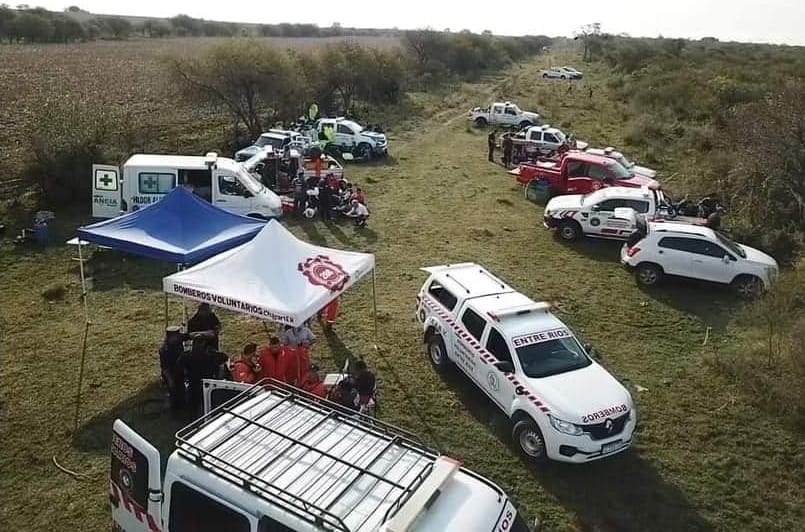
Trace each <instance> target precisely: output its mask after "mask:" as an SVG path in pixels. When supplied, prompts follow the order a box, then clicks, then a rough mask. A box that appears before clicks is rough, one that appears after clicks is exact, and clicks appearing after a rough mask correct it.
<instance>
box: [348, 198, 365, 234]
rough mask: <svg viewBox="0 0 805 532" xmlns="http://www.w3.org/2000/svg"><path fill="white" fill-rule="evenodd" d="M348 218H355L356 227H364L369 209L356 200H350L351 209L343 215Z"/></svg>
mask: <svg viewBox="0 0 805 532" xmlns="http://www.w3.org/2000/svg"><path fill="white" fill-rule="evenodd" d="M345 214H346V215H347V216H349V217H350V218H355V225H356V226H357V227H366V220H367V219H368V218H369V209H367V208H366V205H364V204H363V203H361V202H359V201H358V200H356V199H353V200H352V208H351V209H350V210H349V211H347V212H346V213H345Z"/></svg>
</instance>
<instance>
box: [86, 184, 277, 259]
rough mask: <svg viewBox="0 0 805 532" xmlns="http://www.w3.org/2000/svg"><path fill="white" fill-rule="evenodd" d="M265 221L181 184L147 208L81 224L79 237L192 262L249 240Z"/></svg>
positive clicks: (144, 254)
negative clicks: (227, 208) (222, 206)
mask: <svg viewBox="0 0 805 532" xmlns="http://www.w3.org/2000/svg"><path fill="white" fill-rule="evenodd" d="M264 225H265V221H264V220H257V219H254V218H247V217H245V216H240V215H238V214H234V213H231V212H229V211H225V210H223V209H219V208H218V207H215V206H214V205H212V204H210V203H208V202H206V201H204V200H202V199H201V198H199V197H198V196H196V195H195V194H193V193H192V192H190V191H189V190H186V189H184V188H183V187H177V188H175V189H173V191H172V192H171V193H170V194H168V195H167V196H165V197H164V198H163V199H162V200H161V201H158V202H156V203H153V204H151V205H149V206H147V207H145V208H143V209H140V210H138V211H134V212H132V213H129V214H125V215H123V216H119V217H117V218H112V219H109V220H104V221H102V222H98V223H95V224H92V225H87V226H84V227H80V228H79V229H78V238H79V239H80V240H84V241H87V242H93V243H95V244H98V245H101V246H106V247H109V248H113V249H119V250H121V251H127V252H129V253H133V254H135V255H141V256H143V257H149V258H152V259H156V260H162V261H166V262H172V263H174V264H193V263H196V262H201V261H202V260H204V259H208V258H210V257H212V256H213V255H217V254H218V253H220V252H222V251H226V250H227V249H230V248H233V247H235V246H239V245H240V244H243V243H245V242H248V241H249V240H251V239H252V238H253V237H254V235H256V234H257V233H258V232H259V231H260V229H262V228H263V226H264ZM79 250H80V246H79Z"/></svg>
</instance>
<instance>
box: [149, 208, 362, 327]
mask: <svg viewBox="0 0 805 532" xmlns="http://www.w3.org/2000/svg"><path fill="white" fill-rule="evenodd" d="M374 267H375V257H374V255H372V254H370V253H357V252H352V251H342V250H338V249H332V248H326V247H321V246H316V245H313V244H309V243H307V242H303V241H302V240H299V239H298V238H296V237H295V236H294V235H293V234H291V232H290V231H288V230H287V229H285V228H284V227H283V226H282V224H280V223H279V222H277V221H276V220H272V221H270V222H268V223H267V224H266V226H265V227H264V228H263V229H262V230H261V231H260V232H259V233H258V234H257V236H255V237H254V238H253V239H252V240H250V241H249V242H247V243H245V244H243V245H241V246H238V247H236V248H234V249H231V250H229V251H225V252H223V253H221V254H219V255H216V256H214V257H211V258H209V259H207V260H206V261H204V262H202V263H200V264H197V265H195V266H193V267H191V268H188V269H186V270H183V271H180V272H177V273H174V274H172V275H169V276H167V277H165V278H164V279H163V280H162V288H163V290H164V291H165V292H166V293H167V294H170V295H174V296H179V297H183V298H186V299H192V300H195V301H199V302H206V303H209V304H210V305H213V306H216V307H219V308H224V309H229V310H232V311H234V312H239V313H242V314H247V315H250V316H254V317H256V318H259V319H262V320H268V321H274V322H277V323H281V324H285V325H292V326H298V325H301V324H302V323H304V322H305V321H306V320H308V319H309V318H311V317H312V316H314V315H315V314H316V313H317V312H318V311H319V310H321V309H322V308H324V307H325V306H326V305H327V303H329V302H330V301H332V300H333V299H335V298H336V297H338V296H339V295H341V294H342V293H343V292H344V291H346V290H347V289H348V288H349V287H350V286H352V285H353V284H355V283H356V282H357V281H358V280H359V279H361V278H362V277H363V276H365V275H366V274H368V273H370V272H371V273H372V281H373V283H372V297H373V298H374V297H375V290H374V288H375V286H374ZM374 308H375V314H377V312H376V304H375V305H374Z"/></svg>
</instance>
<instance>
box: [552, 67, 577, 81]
mask: <svg viewBox="0 0 805 532" xmlns="http://www.w3.org/2000/svg"><path fill="white" fill-rule="evenodd" d="M542 77H543V78H546V79H581V78H583V77H584V74H582V73H581V72H579V71H578V70H576V69H575V68H571V67H568V66H560V67H550V68H548V69H547V70H543V71H542Z"/></svg>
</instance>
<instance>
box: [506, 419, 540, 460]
mask: <svg viewBox="0 0 805 532" xmlns="http://www.w3.org/2000/svg"><path fill="white" fill-rule="evenodd" d="M512 439H513V440H514V443H515V444H516V445H517V447H518V448H519V449H520V451H521V452H522V453H523V454H524V455H526V458H528V460H529V461H530V462H532V463H534V464H542V463H544V462H545V461H546V460H547V459H548V455H547V453H546V450H545V438H544V437H543V436H542V431H541V430H539V427H538V426H537V424H536V423H534V421H533V420H531V419H530V418H529V419H521V420H520V421H518V422H516V423H515V424H514V427H512Z"/></svg>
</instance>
